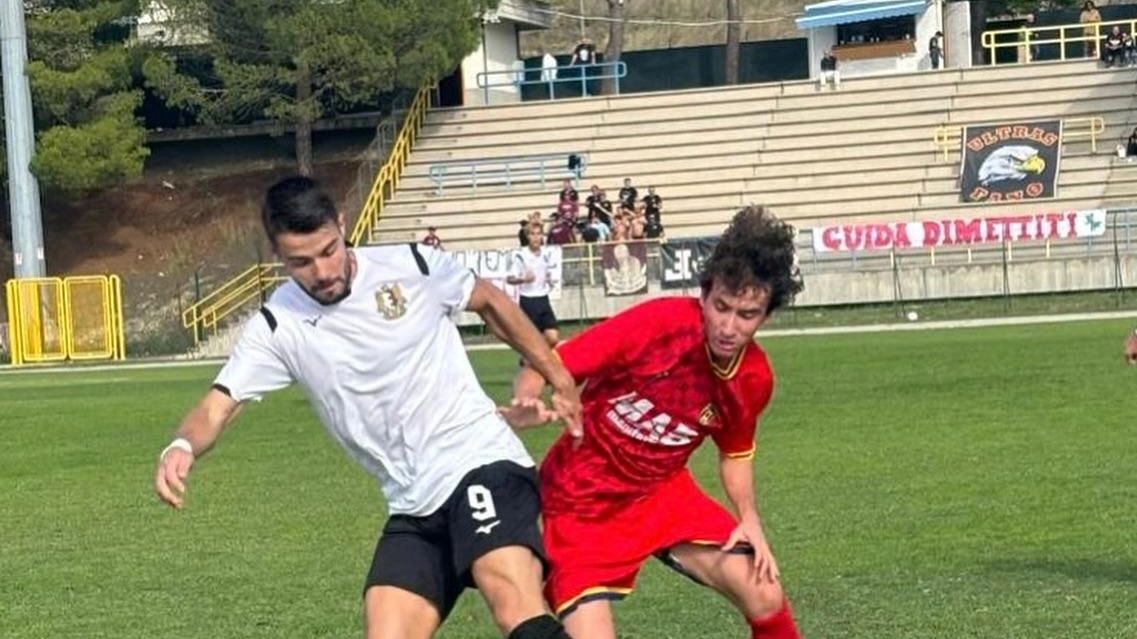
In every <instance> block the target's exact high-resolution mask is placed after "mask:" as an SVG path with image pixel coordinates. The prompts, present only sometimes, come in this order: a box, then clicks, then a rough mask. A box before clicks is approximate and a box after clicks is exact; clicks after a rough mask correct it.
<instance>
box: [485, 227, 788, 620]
mask: <svg viewBox="0 0 1137 639" xmlns="http://www.w3.org/2000/svg"><path fill="white" fill-rule="evenodd" d="M700 280H701V281H700V284H701V288H702V295H701V296H700V297H699V298H698V299H696V298H688V297H668V298H660V299H655V300H651V301H648V302H644V303H642V304H639V305H638V306H635V307H633V308H630V309H628V310H626V311H624V312H622V313H620V314H618V315H616V316H614V317H612V318H609V319H608V320H605V321H603V322H601V323H599V324H596V325H595V326H593V327H591V328H589V329H588V330H586V331H584V332H583V333H581V334H579V335H578V336H576V337H574V338H572V339H570V340H568V341H567V342H565V343H563V344H562V345H561V346H560V347H559V348H558V353H559V355H560V357H561V359H562V361H563V362H564V364H565V367H566V368H568V370H569V372H570V373H572V375H573V376H574V377H575V379H576V381H577V383H578V384H583V385H584V390H583V394H582V404H583V407H584V434H583V437H582V438H580V439H574V438H573V437H572V436H571V435H569V434H568V433H566V434H565V435H563V436H562V437H561V438H560V439H559V440H558V441H557V442H556V443H555V444H554V445H553V447H552V448H551V449H550V450H549V453H548V455H547V456H546V458H545V461H544V462H543V463H542V466H541V474H540V478H541V493H542V502H543V505H542V516H543V518H544V523H545V528H544V539H545V545H546V548H547V550H548V553H549V560H550V562H551V565H552V572H551V573H550V575H549V579H548V581H547V583H546V586H545V594H546V597H547V598H548V599H549V601H550V604H551V605H552V607H553V609H554V610H555V611H556V613H557V614H558V615H559V616H561V617H562V619H563V620H564V624H565V629H566V630H568V632H569V634H570V635H572V636H573V637H577V638H579V639H614V638H615V636H616V634H615V625H614V621H613V617H612V611H611V607H610V601H611V600H614V599H621V598H623V597H624V596H626V595H627V594H628V593H630V592H631V591H632V588H633V586H634V585H635V579H636V574H637V573H638V571H639V569H640V567H641V566H642V565H643V563H644V562H645V561H646V560H647V559H648V558H650V557H652V556H655V557H657V558H659V559H661V560H663V561H664V562H665V563H667V564H668V565H670V566H671V567H673V568H675V569H676V570H678V571H679V572H681V573H683V574H685V575H687V576H688V577H690V578H692V579H693V580H695V581H696V582H698V583H700V584H703V585H705V586H708V587H710V588H713V589H715V590H716V591H718V592H719V593H721V594H722V595H723V596H725V597H726V598H727V599H728V600H729V601H730V602H731V603H732V604H734V605H735V606H736V607H737V608H738V609H739V611H740V612H742V614H743V615H744V616H745V618H746V622H747V624H748V625H749V627H750V629H751V637H753V638H761V639H797V638H798V637H799V635H798V631H797V627H796V625H795V623H794V620H793V616H792V614H791V612H790V608H789V604H788V602H787V600H786V597H785V595H784V594H783V592H782V588H781V585H780V583H779V579H778V567H777V563H776V562H775V561H774V556H773V554H772V553H771V551H770V546H769V544H768V543H767V541H766V536H765V534H764V532H763V530H762V524H761V521H760V519H759V516H758V509H757V506H756V504H755V496H754V472H753V462H752V458H753V456H754V450H755V446H754V438H755V431H756V428H757V422H758V417H759V415H760V414H761V413H762V410H763V409H764V408H765V407H766V404H767V403H769V401H770V395H771V393H772V392H773V384H774V375H773V372H772V371H771V369H770V364H769V362H768V361H767V359H766V355H765V353H764V352H763V351H762V349H761V348H759V347H758V345H757V344H755V343H754V340H753V336H754V333H755V331H756V330H757V329H758V327H759V326H761V325H762V323H763V322H764V321H765V320H766V318H768V317H769V315H770V313H772V312H773V311H774V310H775V309H777V308H778V307H780V306H782V305H783V304H785V303H787V302H789V301H790V300H792V299H793V297H794V295H796V294H797V293H798V292H800V291H801V290H802V282H801V278H800V275H799V271H798V269H797V267H796V265H795V261H794V244H793V230H792V228H791V227H789V226H788V225H786V224H785V223H783V222H781V221H779V220H778V219H777V218H776V217H774V216H773V215H771V214H770V213H769V212H768V211H767V210H765V209H764V208H760V207H750V208H746V209H744V210H742V211H740V212H739V213H738V214H736V215H735V217H734V219H733V221H732V222H731V224H730V226H729V228H727V230H726V232H725V233H724V234H723V236H722V238H721V241H720V242H719V244H718V246H717V247H716V248H715V250H714V252H713V254H712V255H711V257H710V258H709V259H708V260H707V261H706V263H705V264H704V267H703V271H702V273H701V276H700ZM544 386H545V382H544V380H543V379H541V377H540V375H539V374H538V373H536V372H534V371H533V370H532V369H528V368H523V369H522V371H521V372H520V373H519V374H518V377H517V380H516V383H515V389H514V390H515V399H514V402H513V405H512V406H510V407H506V408H503V409H502V413H503V414H504V415H505V416H506V418H507V419H508V420H509V421H510V422H511V423H512V424H513V425H514V426H515V427H516V428H525V427H529V426H533V425H536V424H537V423H539V422H541V421H543V420H545V419H547V418H552V417H555V415H554V414H553V413H552V412H551V411H548V410H546V409H545V408H544V405H543V403H542V402H541V400H540V396H541V392H542V390H543V389H544ZM708 437H710V438H711V439H712V440H714V442H715V445H716V446H717V447H718V449H719V452H720V461H719V472H720V475H721V478H722V482H723V488H724V489H725V492H726V495H727V497H728V498H729V499H730V502H731V504H732V505H733V506H734V514H731V513H730V512H729V511H727V509H726V508H724V507H723V506H722V505H720V504H719V503H718V502H716V501H715V500H714V499H712V498H711V497H709V496H708V495H707V494H706V493H704V492H703V491H702V490H701V489H700V488H699V486H698V485H697V484H696V483H695V480H694V478H693V477H692V475H691V473H690V471H689V470H687V467H686V466H687V460H688V459H689V458H690V457H691V454H692V453H693V452H694V451H695V449H696V448H698V447H699V445H700V444H701V443H702V442H703V440H704V439H706V438H708Z"/></svg>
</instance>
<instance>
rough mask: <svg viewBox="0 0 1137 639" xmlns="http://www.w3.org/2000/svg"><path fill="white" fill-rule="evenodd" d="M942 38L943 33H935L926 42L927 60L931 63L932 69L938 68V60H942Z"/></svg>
mask: <svg viewBox="0 0 1137 639" xmlns="http://www.w3.org/2000/svg"><path fill="white" fill-rule="evenodd" d="M943 37H944V32H943V31H937V32H936V35H934V36H932V39H931V40H929V41H928V59H929V60H931V62H932V68H933V69H938V68H940V60H943V57H944V53H943V51H944V50H943V45H942V44H941V42H942V40H943Z"/></svg>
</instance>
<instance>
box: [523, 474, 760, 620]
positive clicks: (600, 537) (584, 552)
mask: <svg viewBox="0 0 1137 639" xmlns="http://www.w3.org/2000/svg"><path fill="white" fill-rule="evenodd" d="M544 523H545V528H544V537H545V550H546V552H547V553H548V558H549V564H550V568H551V571H550V573H549V577H548V580H547V581H546V582H545V598H546V599H548V600H549V605H550V606H551V607H552V608H553V611H554V612H556V614H557V615H565V614H567V613H569V612H571V611H572V609H573V608H575V607H576V606H578V605H580V604H582V603H584V602H586V601H591V600H594V599H622V598H623V597H625V596H626V595H628V594H629V593H630V592H631V591H632V589H633V588H634V587H635V583H636V574H637V573H638V572H639V570H640V567H641V566H643V563H644V561H646V560H647V559H648V558H650V557H652V556H653V555H658V554H661V553H665V551H667V550H668V549H669V548H671V547H673V546H676V545H678V544H681V543H693V544H707V545H714V546H721V545H722V544H724V543H726V541H727V539H728V538H730V534H731V533H732V532H734V529H735V527H736V526H737V525H738V522H737V520H736V519H735V517H734V515H732V514H730V513H729V512H727V510H726V509H725V508H723V506H722V505H721V504H719V503H718V502H717V501H715V500H714V499H711V498H710V497H709V496H708V495H707V494H706V493H704V492H703V491H702V489H700V488H699V486H698V484H696V483H695V479H694V478H693V477H692V476H691V473H690V472H688V471H686V470H684V471H683V472H681V473H679V474H678V475H676V476H675V477H673V478H671V479H669V480H667V481H666V482H664V483H663V484H661V485H660V486H659V487H658V488H657V489H656V490H655V492H653V493H651V494H650V495H648V496H647V497H646V498H645V499H641V500H639V501H637V502H634V503H632V504H631V505H630V506H629V507H628V508H626V509H624V510H623V511H622V512H620V513H618V514H616V515H614V516H611V517H605V518H602V519H580V518H577V517H575V516H573V515H571V514H558V515H552V516H549V515H545V517H544ZM661 558H663V557H661Z"/></svg>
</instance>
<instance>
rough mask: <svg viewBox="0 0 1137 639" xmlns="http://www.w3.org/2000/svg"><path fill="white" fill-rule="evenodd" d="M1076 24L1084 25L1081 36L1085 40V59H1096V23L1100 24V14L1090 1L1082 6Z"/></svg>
mask: <svg viewBox="0 0 1137 639" xmlns="http://www.w3.org/2000/svg"><path fill="white" fill-rule="evenodd" d="M1078 22H1080V23H1082V24H1084V25H1086V26H1085V28H1084V29H1082V35H1083V36H1084V37H1086V38H1088V39H1087V40H1086V57H1087V58H1096V57H1098V37H1099V35H1098V23H1099V22H1101V14H1100V13H1098V8H1097V6H1095V5H1094V3H1093V2H1092V1H1090V0H1087V1H1086V4H1084V5H1082V14H1081V15H1080V16H1079V17H1078Z"/></svg>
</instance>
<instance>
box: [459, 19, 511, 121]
mask: <svg viewBox="0 0 1137 639" xmlns="http://www.w3.org/2000/svg"><path fill="white" fill-rule="evenodd" d="M485 26H486V37H485V49H484V50H483V48H482V43H481V42H479V43H478V48H477V49H476V50H474V52H473V53H471V54H470V55H468V56H466V59H465V60H463V61H462V88H463V100H464V104H465V105H466V106H476V105H480V104H485V92H484V91H483V90H482V89H480V88H478V74H479V73H482V72H485V71H488V72H490V73H493V72H496V71H509V70H511V69H512V68H513V63H514V61H515V60H517V59H518V54H517V52H518V48H517V47H518V44H517V42H518V40H517V38H518V36H517V23H515V22H510V21H508V20H503V21H501V22H489V23H486V25H485ZM483 52H484V54H485V55H484V56H483ZM488 80H489V82H488V84H490V85H492V86H491V88H490V104H509V103H513V102H520V101H521V93H520V92H519V91H518V89H517V87H516V86H515V85H514V84H513V83H512V81H511V78H510V76H508V75H493V76H489V78H488Z"/></svg>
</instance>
